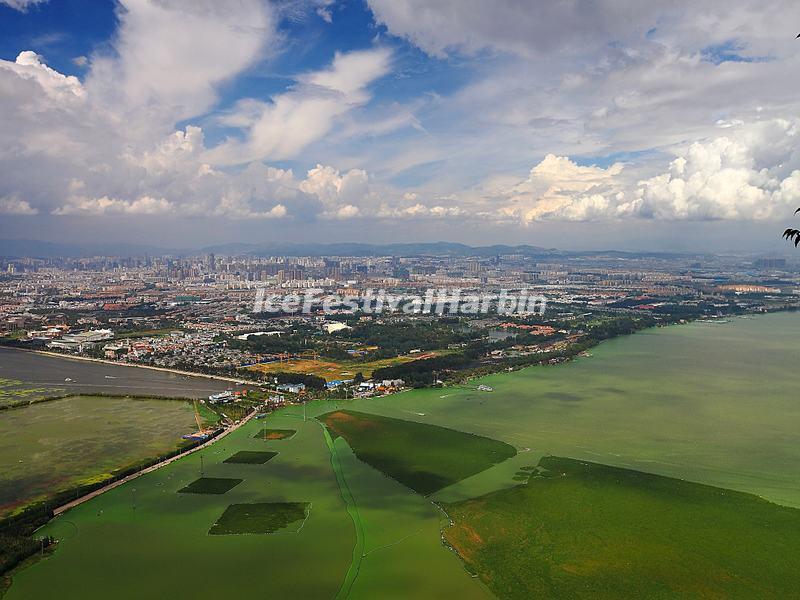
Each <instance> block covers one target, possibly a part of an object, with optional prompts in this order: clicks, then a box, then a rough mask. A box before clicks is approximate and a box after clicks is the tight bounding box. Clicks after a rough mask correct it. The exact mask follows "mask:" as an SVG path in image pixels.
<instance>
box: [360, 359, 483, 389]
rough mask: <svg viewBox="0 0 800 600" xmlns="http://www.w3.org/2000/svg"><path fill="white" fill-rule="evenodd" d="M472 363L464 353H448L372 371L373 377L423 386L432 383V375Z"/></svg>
mask: <svg viewBox="0 0 800 600" xmlns="http://www.w3.org/2000/svg"><path fill="white" fill-rule="evenodd" d="M472 363H473V359H471V358H470V357H468V356H466V354H448V355H446V356H436V357H434V358H424V359H421V360H414V361H411V362H407V363H403V364H400V365H394V366H391V367H383V368H380V369H376V370H375V371H374V372H373V373H372V377H373V379H402V380H403V381H405V382H406V384H407V385H410V386H412V387H423V386H426V385H431V384H432V383H434V377H435V376H437V375H438V374H442V375H443V373H444V372H445V371H452V370H457V369H464V368H466V367H468V366H469V365H470V364H472Z"/></svg>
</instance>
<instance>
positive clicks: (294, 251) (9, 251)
mask: <svg viewBox="0 0 800 600" xmlns="http://www.w3.org/2000/svg"><path fill="white" fill-rule="evenodd" d="M209 253H213V254H216V255H218V256H236V255H250V256H257V257H265V256H361V257H367V256H451V257H466V256H475V257H479V258H481V257H482V258H485V257H491V256H498V255H503V254H520V255H523V256H535V257H541V258H548V257H558V256H596V255H604V256H619V257H633V256H638V257H643V256H660V257H670V256H686V254H681V253H670V252H623V251H619V250H602V251H581V252H573V251H567V250H558V249H555V248H542V247H540V246H532V245H528V244H520V245H515V246H511V245H506V244H495V245H491V246H469V245H467V244H461V243H458V242H412V243H394V244H366V243H360V242H339V243H331V244H322V243H309V244H296V243H281V242H274V243H264V244H245V243H231V244H218V245H213V246H204V247H200V248H194V249H191V248H180V249H176V248H163V247H159V246H148V245H140V244H125V243H90V242H87V243H79V244H63V243H55V242H44V241H39V240H28V239H10V240H8V239H5V240H0V256H2V257H5V258H56V257H65V258H88V257H92V256H119V257H129V256H145V255H149V256H175V257H182V256H192V255H199V254H209Z"/></svg>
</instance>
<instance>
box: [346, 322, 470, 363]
mask: <svg viewBox="0 0 800 600" xmlns="http://www.w3.org/2000/svg"><path fill="white" fill-rule="evenodd" d="M345 335H346V337H347V339H350V340H353V341H356V342H360V343H362V344H365V345H369V346H378V347H379V348H380V350H378V351H376V352H374V353H372V354H371V355H370V358H371V359H377V358H391V357H394V356H398V355H401V354H407V353H408V352H410V351H411V350H415V349H419V350H434V349H436V348H442V347H444V346H447V345H448V344H453V343H459V342H463V341H467V340H469V339H472V338H473V337H475V334H474V333H470V332H462V331H459V326H458V322H457V321H456V322H455V323H454V322H453V320H452V319H436V320H432V321H397V322H388V323H386V322H384V323H363V324H361V325H359V326H357V327H356V328H355V329H353V330H352V331H348V332H346V334H345Z"/></svg>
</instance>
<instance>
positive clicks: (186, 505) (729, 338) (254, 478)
mask: <svg viewBox="0 0 800 600" xmlns="http://www.w3.org/2000/svg"><path fill="white" fill-rule="evenodd" d="M798 332H800V315H794V314H776V315H768V316H763V317H757V318H748V319H735V320H733V321H732V322H730V323H720V324H706V323H693V324H689V325H683V326H676V327H669V328H664V329H657V330H649V331H646V332H642V333H639V334H636V335H634V336H630V337H626V338H619V339H616V340H612V341H610V342H607V343H604V344H602V345H601V346H599V347H598V348H595V349H593V350H592V355H591V356H589V357H584V358H580V359H578V360H576V361H574V362H572V363H570V364H566V365H560V366H555V367H536V368H531V369H527V370H524V371H520V372H516V373H511V374H499V375H494V376H491V377H488V378H485V379H484V380H482V381H481V383H485V384H487V385H491V386H492V387H493V388H494V391H492V392H479V391H478V390H477V389H476V387H477V383H476V384H475V385H474V386H472V387H464V388H444V389H429V390H418V391H410V392H403V393H400V394H397V395H394V396H389V397H385V398H380V399H363V400H358V401H355V402H350V403H344V402H340V403H338V404H334V403H323V402H316V403H313V404H311V405H309V407H308V411H307V414H308V415H309V417H310V418H312V417H313V415H318V414H322V413H324V412H328V411H330V410H333V409H335V408H337V407H338V408H343V407H347V408H352V409H354V410H358V411H362V412H374V413H376V414H384V415H387V416H392V417H397V418H402V419H407V420H416V421H421V422H425V423H431V424H437V425H443V426H446V427H450V428H453V429H458V430H463V431H470V432H474V433H478V434H481V435H485V436H488V437H492V438H496V439H498V440H503V441H506V442H508V443H511V444H513V445H514V446H516V447H517V449H518V450H520V452H519V454H518V455H517V456H516V457H514V458H513V459H510V460H509V461H506V463H503V464H500V465H498V466H496V467H493V468H491V469H489V470H488V471H485V472H483V473H480V474H478V475H475V476H473V477H470V478H469V479H467V480H464V481H463V482H461V483H457V484H455V485H454V486H451V487H450V488H446V489H445V490H443V491H441V492H439V493H438V494H437V497H438V498H441V499H449V500H452V499H458V498H460V497H468V496H471V495H476V494H480V493H485V492H487V491H490V490H492V489H496V488H498V487H504V486H511V485H514V484H516V482H515V481H514V480H513V479H512V477H513V476H514V473H515V472H516V471H517V470H518V469H519V467H520V466H525V465H530V464H536V463H537V462H538V459H539V457H540V456H541V455H545V454H556V455H561V456H567V457H573V458H579V459H584V460H591V461H594V462H599V463H608V464H612V465H617V466H625V467H630V468H634V469H640V470H644V471H650V472H654V473H658V474H663V475H669V476H674V477H680V478H685V479H689V480H692V481H698V482H702V483H710V484H713V485H717V486H722V487H729V488H733V489H737V490H742V491H747V492H753V493H756V494H759V495H762V496H764V497H766V498H768V499H770V500H772V501H775V502H780V503H785V504H789V505H793V506H800V483H798V478H797V474H798V469H797V465H798V464H800V445H798V443H797V442H798V437H800V434H798V431H800V401H798V399H797V389H798V386H799V385H800V371H799V370H798V368H797V365H798V362H799V361H800V341H799V338H798V336H797V333H798ZM302 414H303V412H302V410H301V409H300V408H299V407H290V408H287V409H285V410H282V411H279V412H278V413H276V414H274V415H272V416H270V417H269V418H268V419H267V421H268V426H269V427H275V428H284V429H294V430H297V434H296V435H295V436H293V437H292V438H291V439H286V440H275V441H264V440H260V439H254V438H253V436H254V435H255V434H256V433H257V432H258V431H261V429H262V428H263V427H264V423H263V421H260V422H255V421H254V422H251V423H249V424H247V425H246V426H245V427H243V428H242V429H240V430H239V431H236V432H234V433H233V434H231V435H229V436H228V437H227V438H225V439H224V440H222V441H221V442H220V443H218V444H216V445H214V446H212V447H210V448H208V449H206V450H204V451H203V452H202V453H199V454H194V455H191V456H189V457H186V458H184V459H181V460H179V461H176V462H175V463H173V464H171V465H169V466H168V467H166V468H163V469H161V470H159V471H156V472H154V473H150V474H148V475H146V476H144V477H141V478H139V479H137V480H135V481H133V482H131V483H129V484H126V485H124V486H120V487H119V488H116V489H114V490H112V491H111V492H109V493H107V494H104V495H103V496H100V497H98V498H96V499H94V500H92V501H90V502H88V503H86V504H84V505H82V506H80V507H78V508H76V509H74V510H71V511H69V512H68V513H66V514H65V515H63V516H62V517H59V518H57V519H55V520H54V521H53V522H52V523H51V524H50V525H48V526H47V527H46V528H45V530H44V532H46V533H51V534H53V535H55V536H56V537H58V538H60V539H61V540H62V541H61V542H60V543H59V547H58V548H57V550H56V551H55V553H54V554H53V555H52V556H51V557H49V558H45V559H44V560H42V561H40V562H38V563H37V564H35V565H33V566H31V567H29V568H27V569H25V570H23V571H21V572H20V573H18V574H16V575H15V578H14V584H13V585H12V587H11V589H10V591H9V594H8V598H10V599H18V598H19V599H23V598H24V599H29V598H45V597H50V595H51V594H52V592H53V590H58V594H59V596H60V597H61V598H93V597H97V598H104V597H108V595H109V594H110V593H113V595H114V596H115V597H117V598H142V597H193V598H219V597H229V596H233V595H236V596H239V595H243V596H248V597H254V596H256V595H260V596H268V597H285V596H292V597H309V598H311V597H313V598H333V597H335V596H336V595H337V593H340V591H346V592H348V593H349V596H350V597H353V598H375V597H381V598H392V597H444V596H445V595H456V596H458V597H464V598H471V597H483V596H485V595H486V593H487V592H486V591H485V589H484V588H483V587H481V584H480V583H478V582H477V580H475V579H473V578H471V577H470V576H469V575H468V574H467V573H466V571H465V570H464V569H463V567H462V565H461V563H460V562H459V560H458V559H457V558H456V557H455V556H454V555H453V553H452V552H451V551H450V550H448V549H447V548H446V547H445V546H444V545H443V544H442V543H441V541H440V529H439V527H440V525H441V523H442V522H443V521H444V519H443V517H442V515H441V513H440V512H439V511H438V509H437V508H436V507H435V506H434V505H433V504H431V502H430V501H428V500H426V499H425V498H423V497H421V496H419V495H417V494H414V493H413V492H411V491H410V490H409V489H407V488H405V487H403V486H401V485H400V484H398V483H396V482H394V481H392V480H390V479H388V478H386V477H385V476H384V475H382V474H380V473H378V472H377V471H375V470H374V469H372V468H371V467H369V466H368V465H366V464H364V463H362V462H360V461H358V459H357V458H356V457H355V455H354V454H353V453H352V452H351V451H350V449H349V447H348V446H347V444H346V443H344V441H343V440H342V439H341V438H338V439H336V440H330V439H328V440H326V437H325V436H324V435H323V430H322V427H321V425H320V424H319V423H318V422H316V421H314V420H308V421H305V422H304V421H303V419H302ZM241 450H250V451H254V450H255V451H259V450H270V451H277V452H278V453H279V454H278V456H276V457H275V458H273V459H272V460H270V461H269V462H267V463H265V464H263V465H246V464H231V463H224V462H223V461H224V460H225V458H227V457H228V456H230V455H232V454H234V453H235V452H238V451H241ZM200 456H202V457H203V466H202V468H203V473H204V475H205V476H208V477H232V478H241V479H243V480H244V481H243V483H241V484H240V485H238V486H236V487H235V488H233V489H232V490H231V491H230V492H228V493H227V494H222V495H200V494H178V493H176V492H177V491H178V490H179V489H181V488H183V487H184V486H186V485H188V484H189V483H191V482H192V481H193V480H195V479H197V478H198V477H199V475H200V469H201V463H200ZM243 502H252V503H256V502H308V503H310V504H311V509H310V512H309V516H308V518H307V520H306V522H305V523H304V525H303V527H302V529H301V530H300V531H299V532H298V533H292V534H282V535H238V536H210V535H208V530H209V528H210V527H211V526H212V525H213V523H214V522H215V520H216V519H217V518H218V517H219V516H220V515H221V514H222V513H223V512H224V510H225V508H226V507H227V506H228V505H229V504H234V503H243ZM731 534H732V536H734V537H732V539H734V538H735V535H734V534H735V532H731ZM343 586H344V587H343ZM343 595H344V594H343Z"/></svg>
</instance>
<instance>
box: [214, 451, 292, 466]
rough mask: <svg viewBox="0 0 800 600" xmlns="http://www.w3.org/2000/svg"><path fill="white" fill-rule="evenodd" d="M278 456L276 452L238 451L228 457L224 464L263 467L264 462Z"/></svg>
mask: <svg viewBox="0 0 800 600" xmlns="http://www.w3.org/2000/svg"><path fill="white" fill-rule="evenodd" d="M276 456H278V453H277V452H257V451H254V450H240V451H239V452H237V453H236V454H234V455H232V456H229V457H228V458H226V459H225V460H224V461H222V462H225V463H229V464H231V463H233V464H240V465H263V464H264V463H265V462H267V461H269V460H271V459H273V458H275V457H276Z"/></svg>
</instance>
